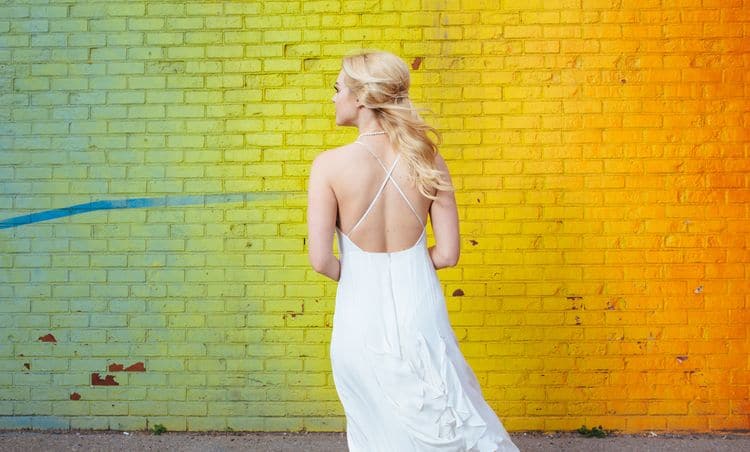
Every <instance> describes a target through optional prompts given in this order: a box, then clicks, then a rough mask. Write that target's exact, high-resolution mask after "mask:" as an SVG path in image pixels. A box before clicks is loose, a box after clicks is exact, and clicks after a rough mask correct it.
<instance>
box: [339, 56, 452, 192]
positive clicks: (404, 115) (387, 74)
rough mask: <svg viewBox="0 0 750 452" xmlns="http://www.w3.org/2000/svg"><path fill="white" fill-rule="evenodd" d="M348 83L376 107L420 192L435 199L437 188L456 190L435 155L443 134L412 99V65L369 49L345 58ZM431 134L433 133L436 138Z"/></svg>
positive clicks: (369, 106) (365, 101)
mask: <svg viewBox="0 0 750 452" xmlns="http://www.w3.org/2000/svg"><path fill="white" fill-rule="evenodd" d="M342 66H343V70H344V74H345V75H346V77H345V78H344V83H345V84H346V86H347V87H348V88H349V89H350V90H351V91H352V92H353V93H354V94H355V96H356V97H357V99H359V101H360V103H361V104H362V105H363V106H365V107H366V108H369V109H372V110H373V112H374V113H375V117H376V118H377V119H378V122H379V123H380V126H381V127H382V128H383V130H384V131H385V132H386V134H387V135H388V138H389V139H390V141H391V143H392V144H393V145H394V147H395V148H396V151H397V152H399V154H400V155H401V158H402V159H403V160H405V161H406V163H407V166H408V169H409V175H410V176H411V178H412V180H413V181H414V183H415V185H416V186H417V188H418V189H419V192H420V193H421V194H422V195H424V196H426V197H428V198H430V199H435V197H436V196H435V195H433V194H432V191H433V190H452V189H453V187H452V186H451V185H450V183H449V182H448V178H447V175H446V174H445V172H443V171H440V170H438V169H437V167H436V164H435V156H436V155H437V152H438V143H439V140H440V135H439V134H438V132H437V130H436V129H435V128H434V127H432V126H430V125H429V124H427V123H426V122H425V121H424V120H423V119H422V118H421V117H420V116H419V113H418V112H417V109H416V108H415V107H414V105H413V104H412V103H411V100H410V99H409V84H410V78H409V68H408V67H407V66H406V63H404V62H403V60H401V59H400V58H399V57H397V56H396V55H394V54H392V53H388V52H382V51H367V52H363V53H359V54H354V55H350V56H347V57H345V58H344V61H343V65H342ZM430 135H433V136H434V137H435V139H434V140H433V139H432V138H431V137H430Z"/></svg>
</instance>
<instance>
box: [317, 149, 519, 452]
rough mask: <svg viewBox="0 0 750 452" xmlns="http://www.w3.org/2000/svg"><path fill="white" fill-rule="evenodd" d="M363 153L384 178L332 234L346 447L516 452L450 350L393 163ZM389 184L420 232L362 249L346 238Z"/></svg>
mask: <svg viewBox="0 0 750 452" xmlns="http://www.w3.org/2000/svg"><path fill="white" fill-rule="evenodd" d="M360 144H362V145H363V146H365V145H364V143H360ZM365 148H366V146H365ZM367 151H368V152H370V154H372V155H373V156H374V157H375V158H376V159H377V160H378V162H379V163H380V165H381V166H382V167H383V169H384V170H385V178H384V180H383V183H382V184H381V186H380V189H379V190H378V192H377V194H376V195H375V198H374V199H373V200H372V202H371V203H370V206H369V207H368V209H367V210H366V211H365V213H364V214H363V215H362V217H361V218H360V220H359V221H358V222H357V223H356V224H355V226H354V227H353V228H352V229H351V230H350V231H349V233H344V232H343V231H341V230H340V229H337V232H338V239H339V250H340V253H341V274H340V278H339V284H338V289H337V293H336V304H335V310H334V317H333V331H332V336H331V346H330V352H331V366H332V369H333V378H334V382H335V385H336V391H337V393H338V395H339V398H340V399H341V403H342V405H343V407H344V412H345V414H346V429H347V443H348V446H349V450H350V452H411V451H480V452H489V451H503V452H504V451H517V450H518V448H517V447H516V446H515V445H514V444H513V442H512V441H511V439H510V437H509V436H508V433H507V431H506V430H505V428H504V427H503V425H502V423H501V422H500V420H499V419H498V418H497V416H496V415H495V413H494V412H493V411H492V409H491V408H490V407H489V405H487V403H486V402H485V400H484V398H483V396H482V392H481V389H480V387H479V383H478V381H477V378H476V376H475V375H474V373H473V372H472V370H471V368H470V367H469V366H468V364H467V363H466V360H465V359H464V357H463V355H462V354H461V351H460V349H459V347H458V342H457V341H456V337H455V334H454V332H453V330H452V328H451V326H450V323H449V319H448V313H447V310H446V306H445V298H444V297H443V292H442V287H441V285H440V282H439V280H438V278H437V274H436V272H435V269H434V267H433V264H432V260H431V259H430V256H429V254H428V250H427V245H426V238H425V230H424V222H423V221H422V219H421V218H420V217H419V215H418V214H417V211H416V210H415V209H414V207H413V205H412V204H411V203H410V202H409V199H408V198H407V197H406V195H405V194H404V192H403V191H402V190H401V188H400V187H399V186H398V184H397V183H396V180H395V179H394V178H393V177H392V174H393V170H394V168H395V167H396V164H397V163H398V157H397V158H396V159H395V161H394V162H393V164H392V165H391V167H390V168H387V167H386V166H385V164H384V163H383V162H382V161H381V160H380V159H379V158H378V157H377V156H376V155H375V154H374V153H373V152H372V151H371V150H370V149H369V148H368V149H367ZM388 183H392V184H393V185H394V187H395V188H396V189H397V190H398V192H399V193H400V194H401V197H402V198H403V199H404V201H405V202H406V203H407V204H408V206H409V208H410V209H411V210H412V212H413V213H414V215H416V216H417V219H418V220H419V222H420V224H421V225H422V234H421V235H420V236H419V239H418V240H417V241H416V243H415V244H414V245H413V246H411V247H409V248H407V249H404V250H401V251H396V252H370V251H364V250H362V249H361V248H360V247H359V246H357V244H356V243H354V242H353V241H352V240H351V239H350V238H349V235H350V234H351V232H352V231H354V230H355V229H356V228H357V227H358V226H359V225H360V224H362V222H363V221H364V220H365V218H366V217H367V215H368V214H369V213H370V211H371V210H372V208H373V206H374V205H375V203H376V202H377V201H378V199H379V197H380V195H381V194H382V193H383V189H384V188H385V186H386V184H388Z"/></svg>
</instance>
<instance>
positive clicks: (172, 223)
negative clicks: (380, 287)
mask: <svg viewBox="0 0 750 452" xmlns="http://www.w3.org/2000/svg"><path fill="white" fill-rule="evenodd" d="M748 11H750V4H749V3H748V2H747V1H746V0H745V1H740V0H722V1H709V0H703V1H700V0H639V1H629V0H560V1H555V2H548V1H541V0H523V1H519V0H463V1H433V0H423V1H421V2H420V1H414V0H401V1H398V2H396V1H381V2H363V1H263V2H259V1H258V2H225V3H219V2H162V1H148V2H145V1H132V2H120V3H118V2H111V1H109V2H104V1H101V2H100V1H91V2H74V1H53V2H49V3H40V2H31V1H28V2H27V1H21V0H11V1H9V2H5V3H4V4H3V5H2V6H0V116H1V117H2V121H0V183H2V194H3V196H1V197H0V227H2V229H0V250H2V254H0V311H1V312H2V313H3V315H2V316H1V317H0V337H1V338H2V340H0V427H2V428H26V427H33V428H68V427H72V428H95V429H106V428H111V429H141V428H147V427H152V426H153V425H155V424H163V425H164V426H166V427H167V428H168V429H169V430H186V429H187V430H207V429H208V430H229V429H232V430H300V429H307V430H342V429H343V428H344V422H343V418H342V411H341V408H340V405H339V402H338V399H337V397H336V393H335V390H334V388H333V384H332V379H331V373H330V366H329V362H328V341H329V337H330V326H331V318H332V309H333V294H334V291H335V285H334V284H331V283H327V282H326V281H324V279H323V278H321V277H320V276H318V275H315V274H314V273H313V272H312V271H311V270H310V268H309V267H308V264H307V257H306V248H305V243H304V237H305V233H306V227H305V224H304V218H305V193H304V190H305V186H306V176H307V174H308V168H309V164H310V162H311V161H312V159H313V158H314V157H315V155H317V154H318V153H319V152H320V151H321V150H324V149H326V148H330V147H334V146H337V145H340V144H343V143H346V142H348V141H351V140H352V139H353V138H354V131H353V130H347V129H336V128H335V127H334V125H333V121H332V116H333V108H332V105H331V103H330V97H331V95H332V88H331V86H332V84H333V81H334V80H335V76H336V74H337V72H338V69H339V64H340V58H341V56H342V55H343V54H345V53H347V52H349V51H351V50H353V49H356V48H360V47H367V48H382V49H386V50H391V51H394V52H396V53H398V54H399V55H401V56H402V57H403V58H404V59H405V60H406V61H407V63H408V64H409V65H410V66H411V67H412V68H413V84H414V87H413V97H414V98H415V100H416V101H417V102H418V103H419V104H421V105H423V106H425V107H428V108H429V109H431V111H432V113H431V114H428V115H427V116H428V117H429V118H430V120H431V121H432V122H433V123H435V124H436V125H437V126H438V127H439V128H440V129H441V131H442V132H443V137H444V145H443V147H442V153H443V155H444V156H445V157H446V159H447V160H448V163H449V166H450V168H451V170H452V172H453V174H454V180H455V182H456V185H457V188H458V191H457V196H458V200H459V210H460V217H461V228H462V233H463V240H462V247H463V255H462V258H461V262H460V264H459V266H458V267H456V268H452V269H448V270H443V271H441V272H440V276H441V278H442V281H443V282H444V285H445V290H446V295H447V297H448V298H447V300H448V305H449V310H450V315H451V320H452V322H453V325H454V328H455V331H456V334H457V336H458V338H459V340H460V342H461V347H462V350H463V351H464V353H465V355H466V357H467V359H468V360H469V362H470V364H471V365H472V367H473V368H474V370H475V372H476V374H477V376H478V377H479V379H480V382H481V384H482V388H483V391H484V394H485V396H486V397H487V399H488V401H489V402H490V404H491V406H492V407H493V408H494V409H495V410H496V411H497V413H498V414H499V415H500V417H501V418H502V420H503V422H504V423H505V424H506V426H507V427H508V428H509V429H510V430H561V429H562V430H567V429H575V428H578V427H580V426H581V425H582V424H587V425H589V426H592V425H599V424H601V425H602V426H604V427H605V428H609V429H618V430H623V431H643V430H655V431H665V430H669V431H685V430H688V431H721V430H738V429H747V428H748V427H750V418H749V414H750V404H749V403H748V395H749V394H748V388H749V387H750V367H749V365H748V348H749V346H750V344H749V342H748V325H749V324H750V322H749V318H748V314H747V308H748V300H749V299H750V298H748V292H749V290H750V284H748V279H747V278H748V272H749V271H750V268H749V267H748V263H749V262H750V255H749V254H748V250H747V248H748V239H747V233H748V232H750V226H749V225H750V222H749V221H748V220H749V219H748V203H747V201H748V200H750V187H749V186H748V185H749V178H750V176H748V173H749V170H750V159H749V158H748V157H749V156H748V152H749V146H748V143H749V142H750V140H748V138H749V136H748V131H747V130H748V125H749V124H748V122H749V121H750V116H748V106H749V105H750V102H748V94H750V93H748V73H749V71H748V69H749V66H750V54H749V53H748V50H749V49H750V44H749V42H750V41H748V30H749V29H750V28H749V27H750V15H749V13H748Z"/></svg>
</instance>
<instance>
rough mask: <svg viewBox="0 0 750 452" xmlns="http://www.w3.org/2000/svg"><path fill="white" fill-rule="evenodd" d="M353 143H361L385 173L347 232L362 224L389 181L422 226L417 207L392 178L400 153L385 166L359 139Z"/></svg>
mask: <svg viewBox="0 0 750 452" xmlns="http://www.w3.org/2000/svg"><path fill="white" fill-rule="evenodd" d="M355 143H357V144H360V145H362V147H364V148H365V150H366V151H367V152H369V153H370V155H372V156H373V157H375V160H377V161H378V163H379V164H380V166H381V167H382V168H383V171H385V173H386V174H385V179H383V183H382V184H380V188H379V189H378V192H377V193H376V194H375V197H374V198H373V200H372V202H370V205H369V206H368V207H367V210H365V213H364V214H362V217H360V219H359V221H357V223H356V224H355V225H354V227H352V228H351V229H350V230H349V232H348V234H351V233H352V232H354V230H355V229H357V227H359V225H360V224H362V221H364V219H365V218H366V217H367V215H368V214H369V213H370V211H371V210H372V208H373V207H375V203H376V202H377V201H378V199H379V198H380V195H381V194H383V190H384V189H385V186H386V185H387V184H388V182H389V181H390V182H392V183H393V186H394V187H396V190H398V192H399V194H400V195H401V197H402V198H403V199H404V201H406V205H407V206H409V209H411V211H412V212H413V213H414V216H415V217H417V221H419V224H420V225H421V226H422V227H424V223H422V219H421V218H420V217H419V214H418V213H417V209H415V208H414V206H413V205H412V203H411V202H410V201H409V198H407V197H406V194H405V193H404V191H403V190H401V187H399V185H398V183H397V182H396V180H395V179H394V178H393V170H394V169H395V168H396V164H397V163H398V161H399V159H400V158H401V155H397V156H396V159H395V160H393V164H392V165H391V167H390V168H387V167H386V166H385V164H384V163H383V161H382V160H381V159H380V157H378V156H377V155H376V154H375V153H374V152H372V150H371V149H370V147H369V146H367V145H366V144H364V143H362V142H361V141H355Z"/></svg>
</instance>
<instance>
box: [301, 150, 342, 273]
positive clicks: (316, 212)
mask: <svg viewBox="0 0 750 452" xmlns="http://www.w3.org/2000/svg"><path fill="white" fill-rule="evenodd" d="M321 161H323V163H321ZM325 170H326V168H325V155H320V156H318V157H317V158H316V159H315V161H314V162H313V164H312V168H311V169H310V182H309V185H308V189H307V246H308V256H309V258H310V263H311V264H312V267H313V269H314V270H315V271H316V272H318V273H321V274H323V275H325V276H327V277H329V278H331V279H332V280H334V281H338V280H339V273H340V271H341V264H340V262H339V260H338V259H337V258H336V256H334V255H333V234H334V229H335V227H336V213H337V203H336V196H335V195H334V194H333V189H332V188H331V185H330V184H329V182H328V176H327V174H326V171H325Z"/></svg>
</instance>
